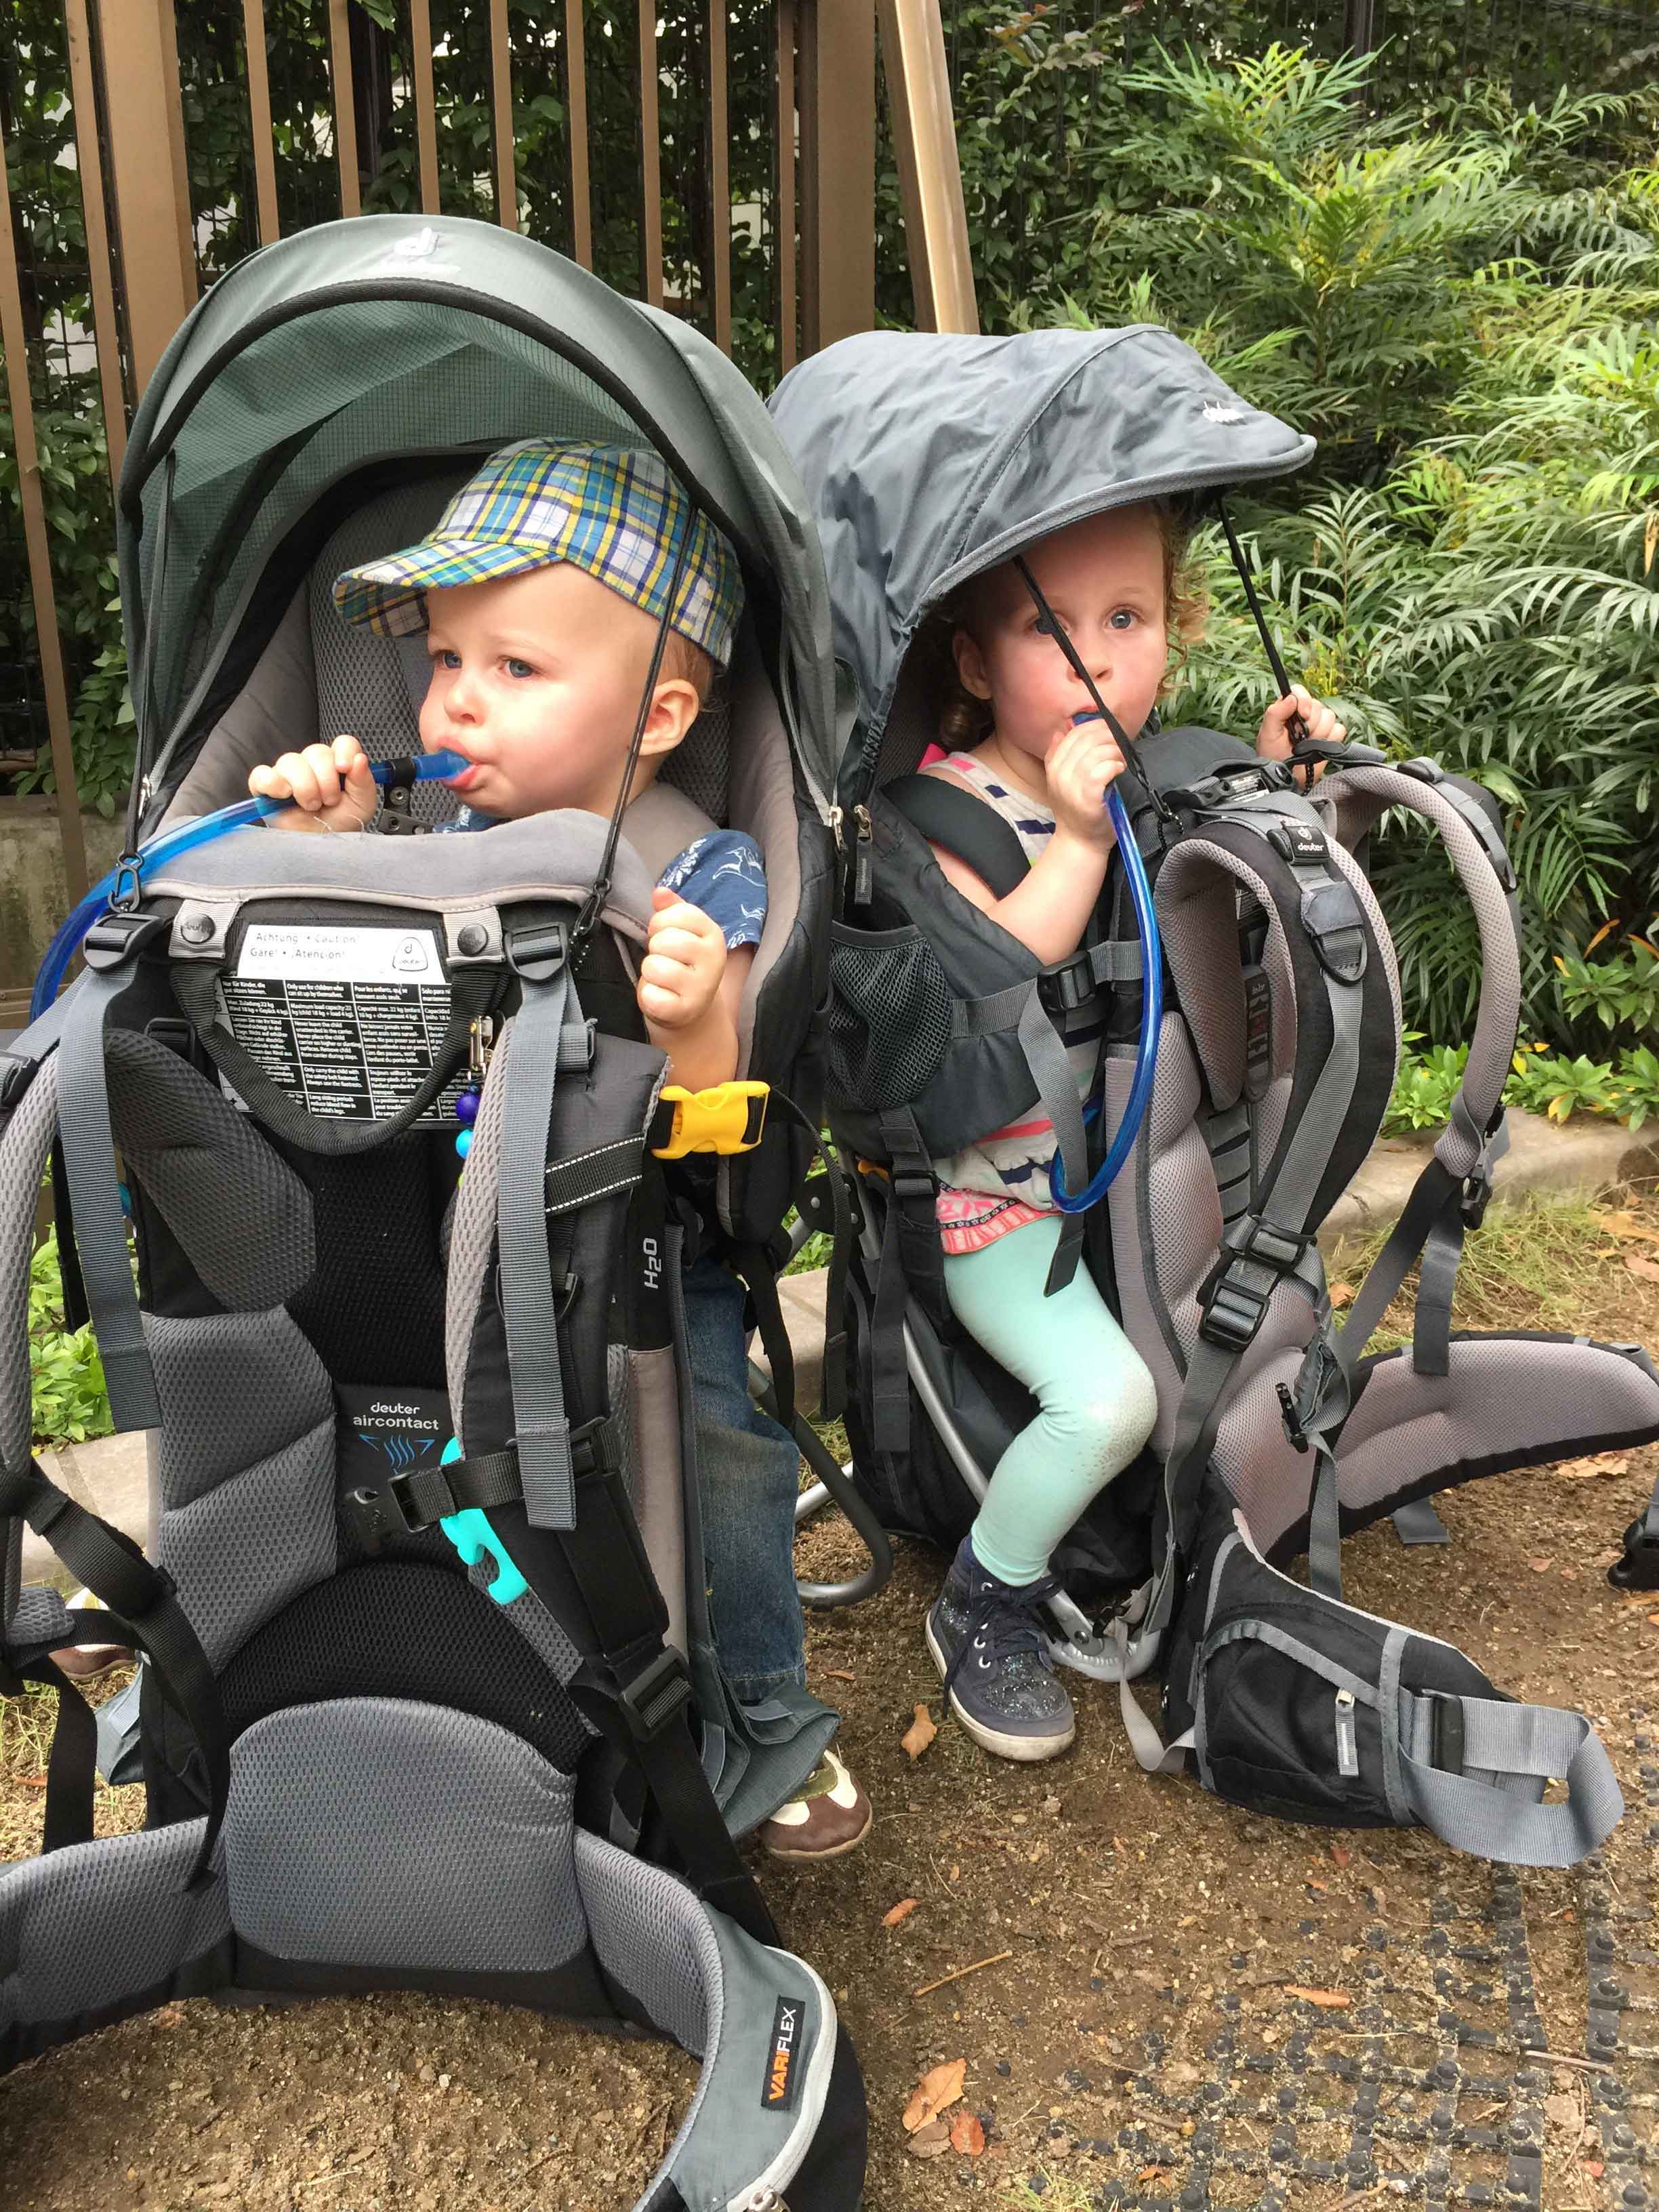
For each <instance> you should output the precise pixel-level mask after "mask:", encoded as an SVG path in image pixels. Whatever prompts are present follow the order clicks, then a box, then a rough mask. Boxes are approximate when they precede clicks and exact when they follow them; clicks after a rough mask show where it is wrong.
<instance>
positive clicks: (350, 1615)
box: [220, 1553, 588, 1773]
mask: <svg viewBox="0 0 1659 2212" xmlns="http://www.w3.org/2000/svg"><path fill="white" fill-rule="evenodd" d="M453 1556H454V1555H453V1553H451V1558H452V1559H453ZM220 1687H221V1691H222V1695H223V1698H224V1704H225V1717H226V1718H227V1720H228V1722H229V1723H230V1728H231V1732H232V1734H233V1735H241V1734H242V1732H243V1731H244V1730H245V1729H249V1728H251V1727H252V1725H253V1723H255V1722H256V1721H258V1720H262V1719H264V1717H265V1715H266V1714H267V1713H273V1712H276V1711H278V1710H279V1709H280V1708H281V1707H283V1706H284V1705H311V1704H314V1703H316V1702H318V1701H319V1700H323V1699H342V1698H406V1699H413V1700H415V1701H416V1703H419V1704H422V1705H453V1706H454V1707H455V1708H456V1709H457V1710H458V1711H461V1712H464V1713H471V1714H472V1715H473V1716H475V1717H477V1719H479V1720H485V1721H492V1722H494V1723H495V1725H496V1726H497V1727H498V1728H503V1729H509V1730H511V1732H512V1733H513V1735H518V1736H521V1737H522V1738H523V1739H524V1741H526V1743H528V1744H530V1745H531V1746H532V1747H533V1748H534V1749H535V1750H537V1751H538V1752H539V1753H541V1755H542V1757H543V1758H544V1759H548V1760H550V1762H551V1763H552V1765H555V1766H556V1767H558V1768H559V1769H560V1770H561V1771H563V1772H566V1773H568V1772H571V1771H574V1767H575V1765H576V1761H577V1759H578V1758H579V1757H580V1753H581V1752H582V1749H583V1747H584V1746H585V1745H586V1743H587V1741H588V1735H587V1731H586V1728H585V1727H584V1725H583V1723H582V1721H581V1718H580V1715H579V1714H578V1713H577V1711H576V1709H575V1707H574V1705H572V1704H571V1702H570V1700H569V1699H568V1697H567V1696H566V1695H565V1693H564V1692H563V1691H562V1689H560V1688H559V1686H558V1685H557V1684H556V1682H555V1681H554V1680H552V1679H551V1677H550V1675H549V1674H548V1671H547V1668H545V1667H544V1665H543V1664H542V1663H541V1662H540V1661H539V1660H538V1658H537V1656H536V1655H535V1653H534V1652H533V1651H532V1650H531V1648H530V1646H529V1644H526V1642H525V1640H524V1638H523V1637H521V1636H520V1634H519V1632H518V1631H517V1630H516V1629H515V1628H514V1627H513V1625H512V1623H511V1622H510V1621H509V1620H507V1617H506V1615H505V1614H504V1613H502V1611H501V1607H500V1606H498V1605H497V1604H495V1601H494V1600H493V1599H490V1598H488V1597H485V1596H484V1595H482V1593H481V1592H479V1591H478V1590H477V1589H474V1588H473V1587H472V1585H471V1583H469V1582H468V1581H467V1579H466V1577H465V1576H464V1575H462V1574H460V1573H459V1571H453V1570H452V1569H448V1568H445V1567H437V1566H421V1565H412V1564H398V1565H387V1564H386V1563H385V1562H380V1563H378V1564H375V1565H368V1566H361V1567H351V1568H348V1569H347V1570H346V1571H345V1572H344V1573H343V1574H339V1575H335V1576H331V1577H330V1578H329V1580H328V1581H327V1582H325V1583H319V1584H318V1585H317V1587H316V1588H315V1589H309V1590H307V1591H306V1592H305V1593H304V1594H303V1595H301V1596H300V1597H299V1598H296V1599H295V1602H294V1603H293V1604H292V1605H290V1606H289V1607H286V1608H285V1609H284V1610H283V1612H282V1613H278V1614H277V1616H276V1619H275V1620H271V1621H269V1622H267V1623H266V1625H265V1626H264V1628H262V1629H261V1630H260V1631H259V1632H258V1635H257V1636H252V1637H250V1638H249V1639H248V1641H247V1642H246V1644H244V1645H243V1646H242V1648H241V1650H240V1651H239V1652H238V1653H237V1654H236V1656H235V1657H234V1659H233V1660H232V1661H231V1662H230V1663H229V1665H228V1667H227V1668H225V1671H224V1676H223V1679H222V1682H221V1685H220Z"/></svg>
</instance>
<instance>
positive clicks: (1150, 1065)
mask: <svg viewBox="0 0 1659 2212" xmlns="http://www.w3.org/2000/svg"><path fill="white" fill-rule="evenodd" d="M1099 719H1100V717H1099V716H1098V715H1097V714H1078V715H1074V716H1073V722H1074V724H1075V723H1077V722H1092V721H1098V720H1099ZM1106 811H1107V813H1108V815H1109V817H1110V818H1111V824H1112V832H1113V835H1114V836H1115V837H1116V839H1117V849H1118V852H1119V854H1121V857H1122V860H1123V867H1124V872H1125V873H1126V874H1127V877H1128V878H1129V897H1130V901H1131V902H1132V904H1133V907H1134V910H1135V926H1136V927H1137V928H1138V929H1139V932H1140V961H1141V986H1140V1037H1139V1042H1138V1044H1137V1045H1136V1047H1135V1072H1134V1076H1133V1080H1132V1081H1131V1083H1130V1085H1129V1097H1128V1100H1127V1103H1126V1105H1125V1106H1124V1109H1123V1119H1122V1120H1121V1121H1120V1122H1119V1124H1118V1127H1117V1134H1116V1135H1115V1137H1114V1138H1113V1139H1112V1142H1111V1146H1110V1149H1109V1151H1108V1152H1107V1154H1106V1157H1105V1158H1104V1159H1103V1161H1102V1162H1101V1164H1100V1165H1099V1166H1098V1167H1097V1169H1096V1170H1095V1171H1094V1173H1093V1175H1091V1176H1090V1178H1089V1180H1088V1182H1086V1183H1085V1185H1084V1187H1083V1188H1082V1189H1081V1190H1080V1191H1077V1192H1070V1191H1068V1190H1067V1189H1066V1176H1065V1170H1064V1169H1063V1168H1062V1167H1061V1165H1060V1155H1059V1153H1058V1152H1056V1153H1055V1154H1054V1158H1052V1159H1051V1160H1050V1161H1049V1163H1048V1188H1049V1190H1050V1191H1051V1192H1052V1193H1053V1194H1054V1204H1055V1205H1056V1206H1058V1207H1059V1208H1060V1212H1062V1213H1085V1212H1087V1211H1088V1209H1089V1207H1090V1206H1093V1205H1095V1204H1097V1202H1098V1200H1101V1199H1103V1198H1104V1196H1105V1195H1106V1192H1107V1188H1108V1187H1109V1184H1110V1182H1111V1181H1112V1178H1113V1177H1114V1176H1115V1175H1116V1173H1117V1171H1118V1170H1119V1169H1120V1168H1121V1166H1122V1165H1123V1163H1124V1162H1125V1160H1127V1158H1128V1157H1129V1153H1130V1152H1131V1150H1132V1149H1133V1145H1134V1140H1135V1138H1136V1136H1137V1134H1138V1133H1139V1128H1140V1124H1141V1120H1142V1117H1143V1116H1144V1115H1145V1114H1146V1105H1147V1102H1148V1100H1149V1099H1150V1098H1151V1097H1152V1075H1153V1072H1154V1070H1155V1069H1156V1067H1157V1066H1158V1032H1159V1030H1160V1029H1161V1028H1162V1027H1163V1023H1164V948H1163V945H1162V944H1161V942H1160V941H1159V938H1158V917H1157V915H1155V914H1154V913H1153V911H1152V885H1151V884H1149V883H1148V882H1147V880H1146V863H1145V861H1144V860H1142V859H1141V857H1140V848H1139V845H1137V844H1136V842H1135V834H1134V831H1133V829H1131V828H1130V826H1129V816H1128V812H1127V809H1126V808H1125V806H1124V804H1123V801H1122V799H1121V798H1120V797H1119V795H1118V791H1117V787H1116V785H1115V784H1113V785H1111V786H1109V787H1108V789H1107V793H1106ZM1100 1104H1101V1102H1099V1101H1096V1102H1094V1103H1091V1104H1090V1105H1089V1106H1088V1107H1086V1108H1085V1110H1084V1119H1085V1121H1093V1120H1094V1118H1095V1116H1096V1115H1097V1114H1098V1113H1099V1111H1100Z"/></svg>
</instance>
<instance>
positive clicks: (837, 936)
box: [826, 922, 951, 1112]
mask: <svg viewBox="0 0 1659 2212" xmlns="http://www.w3.org/2000/svg"><path fill="white" fill-rule="evenodd" d="M829 937H830V951H829V983H830V994H829V1019H828V1022H827V1024H826V1028H827V1032H828V1036H827V1043H828V1056H829V1082H830V1085H831V1087H832V1089H834V1090H836V1091H840V1092H841V1093H842V1095H843V1096H844V1097H846V1098H847V1099H848V1101H849V1102H851V1103H854V1104H855V1105H859V1106H863V1107H865V1108H866V1109H873V1110H875V1111H878V1112H879V1111H880V1110H881V1109H884V1108H885V1107H889V1106H899V1105H902V1104H903V1103H905V1101H906V1100H908V1099H911V1098H914V1097H915V1096H916V1094H917V1093H918V1092H919V1091H923V1090H925V1089H926V1088H927V1085H928V1084H929V1083H930V1082H932V1080H933V1077H934V1076H935V1075H937V1074H938V1073H939V1068H940V1066H941V1065H942V1064H943V1062H944V1059H945V1048H946V1047H947V1046H948V1044H949V1043H950V1041H951V986H950V984H949V983H948V982H947V981H945V970H944V969H943V968H941V967H940V965H939V957H938V955H937V954H936V953H935V952H934V951H933V946H932V945H929V943H928V942H927V939H926V938H925V937H924V936H923V935H922V933H921V931H920V930H919V929H916V928H915V927H907V928H903V929H879V930H866V929H849V928H848V927H847V926H846V925H845V924H844V923H842V922H834V923H832V924H831V925H830V931H829Z"/></svg>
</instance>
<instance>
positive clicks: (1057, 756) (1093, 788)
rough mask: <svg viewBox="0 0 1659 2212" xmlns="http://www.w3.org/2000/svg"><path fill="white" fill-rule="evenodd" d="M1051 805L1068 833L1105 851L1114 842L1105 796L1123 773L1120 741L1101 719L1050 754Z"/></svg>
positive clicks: (1064, 739) (1069, 735)
mask: <svg viewBox="0 0 1659 2212" xmlns="http://www.w3.org/2000/svg"><path fill="white" fill-rule="evenodd" d="M1047 768H1048V804H1049V805H1050V806H1052V807H1053V808H1054V820H1055V822H1056V823H1058V824H1059V826H1060V828H1061V829H1068V830H1070V832H1071V833H1072V835H1073V836H1074V837H1077V838H1079V839H1080V840H1082V842H1085V844H1090V845H1094V846H1097V847H1099V848H1102V849H1104V848H1107V847H1109V845H1110V844H1111V842H1112V825H1111V823H1110V821H1109V818H1108V817H1107V813H1106V793H1107V791H1108V789H1109V787H1110V786H1111V785H1112V784H1114V783H1115V782H1116V781H1117V779H1118V777H1119V776H1121V775H1122V773H1123V755H1122V753H1121V750H1119V747H1118V742H1117V739H1116V738H1115V737H1114V736H1113V735H1112V732H1111V731H1110V729H1109V727H1108V726H1107V725H1106V724H1105V723H1104V722H1103V721H1100V720H1093V721H1089V722H1079V723H1078V724H1077V725H1076V726H1075V727H1074V728H1073V729H1069V730H1067V731H1066V733H1065V735H1064V736H1063V737H1062V738H1060V742H1059V743H1058V744H1056V745H1055V746H1054V750H1052V751H1051V752H1050V753H1049V755H1048V762H1047Z"/></svg>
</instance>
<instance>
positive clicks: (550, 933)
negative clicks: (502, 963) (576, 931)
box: [501, 921, 569, 983]
mask: <svg viewBox="0 0 1659 2212" xmlns="http://www.w3.org/2000/svg"><path fill="white" fill-rule="evenodd" d="M501 949H502V951H504V952H505V953H506V955H507V966H508V967H509V968H510V969H512V970H513V974H514V975H516V976H517V977H518V978H519V980H520V982H524V983H550V982H551V981H553V978H554V977H555V976H556V975H557V974H558V972H559V970H560V969H561V968H562V967H563V966H564V964H565V962H566V959H567V958H568V951H569V933H568V931H567V930H566V928H565V926H564V924H563V923H562V921H542V922H528V923H526V925H525V927H523V928H521V929H514V930H512V931H509V932H508V933H507V937H506V939H505V940H504V942H503V945H502V948H501Z"/></svg>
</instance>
